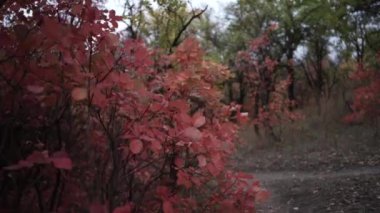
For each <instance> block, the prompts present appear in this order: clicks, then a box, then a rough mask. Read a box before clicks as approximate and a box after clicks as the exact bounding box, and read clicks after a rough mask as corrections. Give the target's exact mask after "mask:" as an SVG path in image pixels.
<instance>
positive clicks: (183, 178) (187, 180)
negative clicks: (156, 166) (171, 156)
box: [177, 170, 192, 189]
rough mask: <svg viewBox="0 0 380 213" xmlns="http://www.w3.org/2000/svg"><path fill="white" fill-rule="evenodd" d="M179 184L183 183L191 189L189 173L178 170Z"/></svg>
mask: <svg viewBox="0 0 380 213" xmlns="http://www.w3.org/2000/svg"><path fill="white" fill-rule="evenodd" d="M177 185H179V186H180V185H183V186H185V188H187V189H189V188H190V187H191V185H192V184H191V181H190V177H189V174H187V173H186V172H184V171H182V170H180V171H178V172H177Z"/></svg>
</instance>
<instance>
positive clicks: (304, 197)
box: [236, 125, 380, 213]
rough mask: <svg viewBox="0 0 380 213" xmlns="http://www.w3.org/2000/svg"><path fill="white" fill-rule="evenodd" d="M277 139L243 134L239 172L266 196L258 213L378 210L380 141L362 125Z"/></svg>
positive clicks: (302, 131) (293, 130)
mask: <svg viewBox="0 0 380 213" xmlns="http://www.w3.org/2000/svg"><path fill="white" fill-rule="evenodd" d="M287 131H288V133H290V134H288V135H286V134H284V135H281V137H282V138H283V140H282V141H277V142H274V141H270V140H266V141H265V142H263V141H262V140H261V139H260V138H259V137H257V136H253V134H252V131H250V130H248V132H249V134H247V133H245V134H243V137H245V139H248V140H247V142H248V143H251V144H250V146H249V147H250V148H249V149H248V148H247V146H246V145H244V146H242V147H243V148H242V149H241V150H240V152H239V153H240V154H239V156H237V157H236V159H237V164H236V165H237V167H238V169H240V170H241V169H243V170H245V171H246V172H249V173H253V174H254V175H255V177H256V178H257V179H259V180H260V182H261V184H262V186H263V187H265V188H266V189H267V190H268V191H269V192H270V193H271V196H270V198H269V199H268V200H267V201H266V202H264V203H258V204H257V212H269V213H275V212H276V213H287V212H302V213H309V212H310V213H312V212H316V213H319V212H353V213H356V212H358V213H360V212H363V213H369V212H374V213H375V212H380V140H379V139H378V138H376V137H375V136H374V133H375V132H374V131H375V130H374V129H373V128H371V127H370V126H366V125H357V126H349V125H338V126H334V128H333V129H331V128H330V127H327V128H321V129H317V130H316V129H314V130H313V131H314V133H312V134H316V135H315V137H310V132H308V131H312V130H310V129H308V128H302V129H299V128H297V127H294V126H293V127H289V128H288V130H287Z"/></svg>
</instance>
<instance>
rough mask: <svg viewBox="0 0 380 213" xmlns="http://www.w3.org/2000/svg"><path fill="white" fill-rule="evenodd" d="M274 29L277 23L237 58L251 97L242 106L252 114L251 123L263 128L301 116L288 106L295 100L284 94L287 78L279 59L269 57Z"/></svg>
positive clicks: (292, 104)
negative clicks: (282, 72) (282, 71)
mask: <svg viewBox="0 0 380 213" xmlns="http://www.w3.org/2000/svg"><path fill="white" fill-rule="evenodd" d="M273 30H276V26H273V27H270V28H269V30H268V31H266V32H265V33H264V34H263V35H261V36H260V37H258V38H256V39H253V40H252V41H251V42H250V44H249V46H248V49H247V50H246V51H242V52H240V53H239V54H238V56H237V58H236V65H237V70H238V71H239V72H240V73H241V74H242V75H243V76H244V77H243V87H244V88H245V90H246V93H247V94H248V100H250V102H249V103H248V104H247V105H246V106H243V108H245V110H247V111H248V112H249V113H250V114H251V118H252V119H253V124H255V125H257V126H263V127H265V128H272V127H274V126H276V125H278V124H279V123H281V122H282V121H285V120H295V119H299V118H300V117H301V115H300V114H299V113H296V112H295V111H293V110H291V109H292V107H293V106H294V104H295V103H294V102H293V101H290V100H289V98H288V94H287V91H288V85H289V83H290V81H289V78H287V77H286V76H284V75H283V74H281V68H280V65H279V62H278V61H277V60H275V59H273V58H272V57H271V53H270V51H271V41H270V33H271V32H272V31H273ZM287 66H292V64H288V65H287Z"/></svg>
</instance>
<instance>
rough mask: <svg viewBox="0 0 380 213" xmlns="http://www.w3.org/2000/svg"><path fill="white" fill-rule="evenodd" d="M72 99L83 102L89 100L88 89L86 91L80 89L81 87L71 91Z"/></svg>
mask: <svg viewBox="0 0 380 213" xmlns="http://www.w3.org/2000/svg"><path fill="white" fill-rule="evenodd" d="M71 97H72V98H73V99H74V100H75V101H81V100H84V99H86V98H87V89H85V88H80V87H77V88H74V89H73V90H72V91H71Z"/></svg>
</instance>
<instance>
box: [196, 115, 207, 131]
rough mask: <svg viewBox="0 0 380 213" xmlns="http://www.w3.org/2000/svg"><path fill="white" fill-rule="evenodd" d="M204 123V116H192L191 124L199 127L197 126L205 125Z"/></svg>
mask: <svg viewBox="0 0 380 213" xmlns="http://www.w3.org/2000/svg"><path fill="white" fill-rule="evenodd" d="M205 123H206V118H205V116H203V115H200V116H197V117H195V118H194V123H193V126H194V127H196V128H199V127H201V126H203V125H205Z"/></svg>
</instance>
